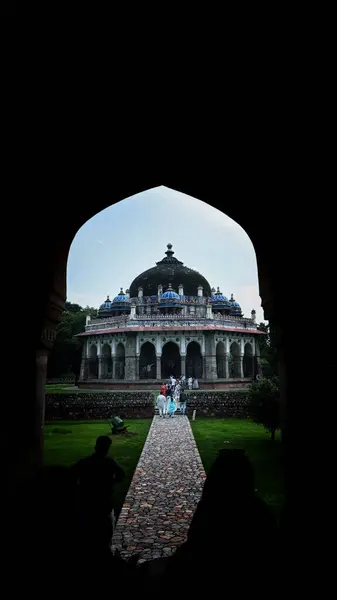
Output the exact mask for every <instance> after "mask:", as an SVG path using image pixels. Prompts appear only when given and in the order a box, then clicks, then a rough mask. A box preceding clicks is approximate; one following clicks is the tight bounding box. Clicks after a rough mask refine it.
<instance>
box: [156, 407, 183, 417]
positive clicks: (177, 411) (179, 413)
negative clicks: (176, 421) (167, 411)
mask: <svg viewBox="0 0 337 600" xmlns="http://www.w3.org/2000/svg"><path fill="white" fill-rule="evenodd" d="M154 414H155V415H159V410H158V406H156V407H155V409H154ZM185 414H186V411H185ZM178 415H181V412H180V407H179V408H177V410H176V412H175V413H174V416H175V417H177V416H178Z"/></svg>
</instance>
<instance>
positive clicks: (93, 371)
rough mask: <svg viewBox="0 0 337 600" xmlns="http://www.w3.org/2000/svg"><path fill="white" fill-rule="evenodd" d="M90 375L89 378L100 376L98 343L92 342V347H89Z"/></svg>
mask: <svg viewBox="0 0 337 600" xmlns="http://www.w3.org/2000/svg"><path fill="white" fill-rule="evenodd" d="M88 377H89V379H97V378H98V357H97V346H96V344H91V346H90V349H89V358H88Z"/></svg>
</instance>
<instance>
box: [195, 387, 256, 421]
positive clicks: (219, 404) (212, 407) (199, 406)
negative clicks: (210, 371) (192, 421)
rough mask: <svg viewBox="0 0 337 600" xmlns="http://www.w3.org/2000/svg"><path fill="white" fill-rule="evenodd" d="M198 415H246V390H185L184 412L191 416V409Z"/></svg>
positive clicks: (232, 416)
mask: <svg viewBox="0 0 337 600" xmlns="http://www.w3.org/2000/svg"><path fill="white" fill-rule="evenodd" d="M194 409H195V410H196V416H197V417H198V416H199V417H200V416H202V417H227V418H237V419H245V418H247V417H248V390H247V389H242V390H235V391H234V390H231V391H224V390H219V391H215V390H214V391H208V392H207V391H203V390H200V391H193V390H192V391H191V392H187V403H186V413H187V415H188V416H189V417H190V418H191V417H192V414H193V410H194Z"/></svg>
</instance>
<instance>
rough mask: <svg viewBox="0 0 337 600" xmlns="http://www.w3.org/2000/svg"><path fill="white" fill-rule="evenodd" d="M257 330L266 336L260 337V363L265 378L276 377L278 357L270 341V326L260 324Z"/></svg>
mask: <svg viewBox="0 0 337 600" xmlns="http://www.w3.org/2000/svg"><path fill="white" fill-rule="evenodd" d="M257 328H258V329H259V330H260V331H263V332H264V333H265V335H259V347H260V362H261V368H262V373H263V376H264V377H267V378H269V377H275V376H276V375H277V372H278V371H277V355H276V350H275V348H274V347H273V345H272V343H271V339H270V326H269V324H267V323H260V324H259V325H258V326H257Z"/></svg>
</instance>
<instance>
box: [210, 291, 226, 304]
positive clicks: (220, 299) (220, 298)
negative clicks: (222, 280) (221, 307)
mask: <svg viewBox="0 0 337 600" xmlns="http://www.w3.org/2000/svg"><path fill="white" fill-rule="evenodd" d="M211 302H212V304H226V305H227V304H228V299H227V298H226V296H224V295H223V294H222V293H221V292H220V288H218V289H217V291H216V292H215V293H213V296H212V297H211Z"/></svg>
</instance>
